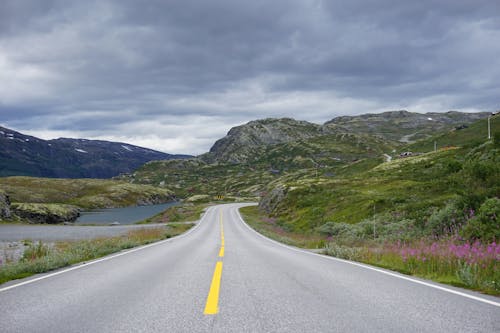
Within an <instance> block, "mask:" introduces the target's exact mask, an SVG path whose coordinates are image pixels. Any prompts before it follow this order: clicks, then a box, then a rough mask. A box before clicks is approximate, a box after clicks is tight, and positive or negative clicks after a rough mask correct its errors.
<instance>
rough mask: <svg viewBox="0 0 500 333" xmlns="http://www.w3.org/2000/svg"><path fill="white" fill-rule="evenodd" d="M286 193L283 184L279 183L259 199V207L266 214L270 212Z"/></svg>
mask: <svg viewBox="0 0 500 333" xmlns="http://www.w3.org/2000/svg"><path fill="white" fill-rule="evenodd" d="M286 193H287V188H286V187H285V186H283V185H279V186H277V187H275V188H274V189H273V190H272V191H271V192H269V193H267V194H266V195H265V196H264V197H263V198H262V199H261V200H260V202H259V209H260V210H263V211H264V212H266V213H267V214H270V213H272V212H273V211H274V210H275V209H276V207H278V205H279V204H280V203H281V201H282V200H283V199H284V198H285V195H286Z"/></svg>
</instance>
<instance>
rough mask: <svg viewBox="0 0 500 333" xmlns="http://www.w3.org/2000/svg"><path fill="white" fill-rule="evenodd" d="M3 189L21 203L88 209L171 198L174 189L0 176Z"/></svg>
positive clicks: (122, 182) (107, 181)
mask: <svg viewBox="0 0 500 333" xmlns="http://www.w3.org/2000/svg"><path fill="white" fill-rule="evenodd" d="M0 188H1V189H2V190H3V191H4V192H6V193H7V194H8V195H9V196H10V200H11V201H12V202H18V203H58V204H68V205H74V206H78V207H81V208H85V209H94V208H112V207H125V206H133V205H140V204H152V203H160V202H166V201H169V200H171V199H172V198H173V197H174V195H173V192H172V191H170V190H168V189H164V188H157V187H152V186H147V185H139V184H130V183H127V182H124V181H117V180H100V179H53V178H34V177H7V178H0Z"/></svg>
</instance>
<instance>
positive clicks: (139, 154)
mask: <svg viewBox="0 0 500 333" xmlns="http://www.w3.org/2000/svg"><path fill="white" fill-rule="evenodd" d="M187 157H191V156H189V155H171V154H167V153H162V152H159V151H155V150H151V149H147V148H143V147H138V146H134V145H130V144H126V143H121V142H109V141H101V140H87V139H70V138H59V139H53V140H43V139H39V138H36V137H33V136H29V135H24V134H22V133H19V132H16V131H14V130H11V129H8V128H5V127H0V176H34V177H52V178H111V177H113V176H117V175H119V174H121V173H127V172H132V171H133V170H135V169H136V168H138V167H139V166H141V165H143V164H144V163H147V162H149V161H152V160H165V159H173V158H187Z"/></svg>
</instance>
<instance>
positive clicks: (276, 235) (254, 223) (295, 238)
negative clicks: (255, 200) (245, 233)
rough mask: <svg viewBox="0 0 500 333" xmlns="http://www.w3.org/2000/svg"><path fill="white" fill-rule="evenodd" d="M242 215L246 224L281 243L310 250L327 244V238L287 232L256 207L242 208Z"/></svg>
mask: <svg viewBox="0 0 500 333" xmlns="http://www.w3.org/2000/svg"><path fill="white" fill-rule="evenodd" d="M240 213H241V216H242V217H243V219H244V220H245V222H246V223H247V224H248V225H250V226H251V227H252V228H254V229H255V230H257V231H258V232H260V233H261V234H263V235H265V236H267V237H269V238H272V239H275V240H277V241H279V242H282V243H285V244H288V245H292V246H297V247H302V248H308V249H320V248H323V247H324V246H325V244H326V237H321V236H319V235H304V234H302V233H292V232H286V231H285V230H283V228H281V227H280V226H279V225H277V224H276V220H275V219H273V218H270V217H268V216H267V215H265V214H263V213H262V212H260V211H259V209H258V207H256V206H248V207H243V208H240Z"/></svg>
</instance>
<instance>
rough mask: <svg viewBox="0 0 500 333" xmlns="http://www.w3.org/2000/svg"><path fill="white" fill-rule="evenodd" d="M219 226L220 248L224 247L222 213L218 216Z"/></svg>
mask: <svg viewBox="0 0 500 333" xmlns="http://www.w3.org/2000/svg"><path fill="white" fill-rule="evenodd" d="M219 224H220V243H221V246H222V247H224V225H223V224H222V211H221V212H220V215H219Z"/></svg>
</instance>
